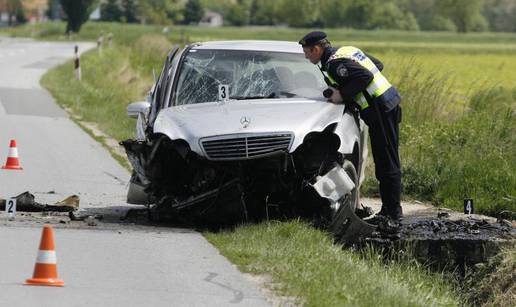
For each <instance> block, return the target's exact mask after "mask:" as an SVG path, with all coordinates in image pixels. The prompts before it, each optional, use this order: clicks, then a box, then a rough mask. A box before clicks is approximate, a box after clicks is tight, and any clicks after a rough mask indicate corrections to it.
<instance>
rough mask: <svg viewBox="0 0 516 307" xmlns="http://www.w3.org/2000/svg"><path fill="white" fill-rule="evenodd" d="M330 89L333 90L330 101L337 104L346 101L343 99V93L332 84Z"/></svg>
mask: <svg viewBox="0 0 516 307" xmlns="http://www.w3.org/2000/svg"><path fill="white" fill-rule="evenodd" d="M330 89H331V90H332V91H333V94H331V97H330V101H331V102H333V103H336V104H342V102H343V101H344V100H343V99H342V95H341V94H340V91H339V90H338V89H336V88H334V87H331V86H330Z"/></svg>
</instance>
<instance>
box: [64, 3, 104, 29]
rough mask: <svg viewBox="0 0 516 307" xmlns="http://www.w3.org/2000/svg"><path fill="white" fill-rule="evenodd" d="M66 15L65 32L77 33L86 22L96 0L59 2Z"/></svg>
mask: <svg viewBox="0 0 516 307" xmlns="http://www.w3.org/2000/svg"><path fill="white" fill-rule="evenodd" d="M60 2H61V7H62V8H63V11H64V13H65V14H66V21H67V23H66V32H67V33H68V32H70V31H71V32H76V33H77V32H79V31H80V30H81V27H82V25H83V24H84V23H85V22H86V21H88V18H89V16H90V13H91V11H92V10H93V7H94V4H96V0H60Z"/></svg>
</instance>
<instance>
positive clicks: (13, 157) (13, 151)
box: [2, 140, 22, 170]
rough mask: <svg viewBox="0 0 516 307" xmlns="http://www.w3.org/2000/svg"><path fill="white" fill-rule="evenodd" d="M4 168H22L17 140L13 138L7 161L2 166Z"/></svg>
mask: <svg viewBox="0 0 516 307" xmlns="http://www.w3.org/2000/svg"><path fill="white" fill-rule="evenodd" d="M2 168H3V169H18V170H21V169H22V167H21V166H20V160H19V159H18V149H17V148H16V140H11V143H10V144H9V154H8V155H7V162H5V165H4V166H2Z"/></svg>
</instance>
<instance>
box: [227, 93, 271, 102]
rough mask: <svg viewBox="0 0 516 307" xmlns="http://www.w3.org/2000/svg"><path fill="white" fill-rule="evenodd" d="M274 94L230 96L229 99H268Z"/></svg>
mask: <svg viewBox="0 0 516 307" xmlns="http://www.w3.org/2000/svg"><path fill="white" fill-rule="evenodd" d="M275 97H276V94H275V93H271V94H270V95H268V96H230V97H229V99H234V100H247V99H268V98H275Z"/></svg>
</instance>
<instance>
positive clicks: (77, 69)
mask: <svg viewBox="0 0 516 307" xmlns="http://www.w3.org/2000/svg"><path fill="white" fill-rule="evenodd" d="M73 63H74V64H73V66H74V69H75V78H76V79H77V80H79V81H80V80H81V64H80V60H79V45H75V54H74V61H73Z"/></svg>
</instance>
